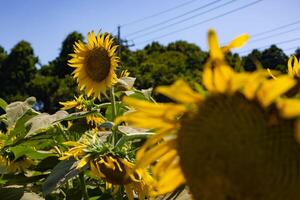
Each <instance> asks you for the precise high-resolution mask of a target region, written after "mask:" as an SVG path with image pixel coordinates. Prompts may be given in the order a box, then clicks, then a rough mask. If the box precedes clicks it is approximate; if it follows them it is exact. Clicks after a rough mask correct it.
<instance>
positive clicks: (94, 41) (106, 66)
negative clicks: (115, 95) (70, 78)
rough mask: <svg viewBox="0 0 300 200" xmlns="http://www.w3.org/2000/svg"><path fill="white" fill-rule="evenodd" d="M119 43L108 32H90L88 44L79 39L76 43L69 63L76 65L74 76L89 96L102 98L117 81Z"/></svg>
mask: <svg viewBox="0 0 300 200" xmlns="http://www.w3.org/2000/svg"><path fill="white" fill-rule="evenodd" d="M117 47H118V46H117V45H114V41H113V38H112V37H111V36H110V35H109V34H108V33H101V34H100V33H98V34H97V35H95V34H94V32H90V33H88V35H87V44H86V45H85V44H83V43H82V42H81V41H78V42H76V43H75V45H74V53H73V54H70V56H71V57H72V59H70V60H69V65H70V66H71V67H74V68H75V70H74V72H73V74H74V78H75V79H76V80H77V82H78V86H79V89H80V90H84V91H85V93H86V94H87V96H91V95H92V96H93V97H95V98H100V96H101V93H102V94H105V93H106V89H107V88H110V87H111V86H113V85H114V84H115V83H116V82H117V76H116V73H115V69H116V67H117V65H118V62H119V58H118V57H117V55H116V50H117Z"/></svg>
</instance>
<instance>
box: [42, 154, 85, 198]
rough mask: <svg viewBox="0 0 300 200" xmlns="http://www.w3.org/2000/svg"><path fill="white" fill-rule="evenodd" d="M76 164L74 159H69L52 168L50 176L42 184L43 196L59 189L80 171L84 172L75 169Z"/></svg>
mask: <svg viewBox="0 0 300 200" xmlns="http://www.w3.org/2000/svg"><path fill="white" fill-rule="evenodd" d="M76 162H78V161H77V160H75V159H74V158H70V159H69V160H63V161H61V162H60V163H58V164H57V165H56V166H55V167H54V169H53V170H52V172H51V174H50V175H49V176H48V178H47V179H46V181H45V182H44V184H43V194H44V196H46V195H48V194H50V193H51V192H52V191H53V190H54V189H55V188H57V187H59V186H60V185H61V184H63V183H64V182H65V181H67V180H69V179H70V178H72V177H74V176H76V175H78V173H79V172H80V171H82V170H85V169H84V168H82V169H80V170H78V169H76Z"/></svg>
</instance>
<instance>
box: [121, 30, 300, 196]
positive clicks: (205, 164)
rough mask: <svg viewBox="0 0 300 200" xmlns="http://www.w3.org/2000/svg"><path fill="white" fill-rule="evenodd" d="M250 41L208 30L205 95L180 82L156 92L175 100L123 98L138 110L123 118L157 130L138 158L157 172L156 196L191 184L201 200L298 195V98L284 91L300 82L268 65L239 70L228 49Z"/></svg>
mask: <svg viewBox="0 0 300 200" xmlns="http://www.w3.org/2000/svg"><path fill="white" fill-rule="evenodd" d="M247 39H248V36H247V35H242V36H240V37H238V38H236V39H235V40H233V41H232V42H231V43H229V45H227V46H226V47H220V46H219V43H218V40H217V36H216V33H215V32H214V31H213V30H210V31H209V33H208V44H209V49H210V52H209V53H210V57H209V59H208V61H207V63H206V64H205V67H204V71H203V78H202V80H203V86H204V87H205V88H206V90H207V92H206V93H200V92H194V91H193V90H192V89H191V88H190V87H189V86H188V85H187V84H186V83H185V82H184V81H181V80H179V81H176V82H175V83H174V84H173V85H171V86H160V87H158V88H157V89H156V91H157V92H158V93H161V94H164V95H166V96H168V97H169V98H171V99H173V100H174V101H175V102H176V103H167V104H164V103H163V104H153V103H150V102H145V101H142V100H137V99H132V98H125V99H124V103H126V104H128V105H129V106H132V107H133V108H134V109H135V110H134V111H133V112H130V113H128V114H127V115H125V116H122V117H121V118H119V119H117V122H118V123H119V122H121V121H126V122H128V123H131V124H132V125H135V126H137V127H140V128H153V130H154V131H155V132H156V134H155V135H154V136H153V137H151V138H150V139H148V140H147V141H146V143H145V144H144V146H143V147H142V148H141V149H140V150H139V152H138V153H137V156H136V159H137V163H136V168H137V169H141V170H146V169H147V168H148V167H150V169H151V170H152V172H153V178H154V181H153V187H152V188H151V189H152V190H151V191H150V195H153V196H157V195H160V194H165V193H167V192H171V191H173V190H175V189H176V188H177V187H178V186H179V185H181V184H183V183H186V184H187V185H188V187H189V189H190V191H191V193H192V196H193V198H194V199H195V200H198V199H203V200H226V199H234V200H245V199H247V200H254V199H255V200H265V199H274V200H277V199H278V200H282V199H299V198H300V190H299V186H300V177H299V176H300V175H299V174H300V157H299V154H300V145H299V142H300V136H299V135H300V121H299V119H300V100H299V99H296V98H292V97H288V95H286V93H287V92H288V91H290V90H291V89H294V87H295V86H296V80H295V79H293V78H291V77H290V76H289V75H278V76H277V77H276V79H272V78H271V77H270V75H269V73H268V72H267V71H264V70H258V71H255V72H252V73H249V72H242V73H237V72H235V71H234V70H233V69H232V68H231V67H230V66H228V64H227V63H226V61H225V55H224V53H226V52H227V51H229V50H230V49H231V48H236V47H240V46H242V45H243V44H244V43H245V42H246V40H247ZM297 141H298V142H297Z"/></svg>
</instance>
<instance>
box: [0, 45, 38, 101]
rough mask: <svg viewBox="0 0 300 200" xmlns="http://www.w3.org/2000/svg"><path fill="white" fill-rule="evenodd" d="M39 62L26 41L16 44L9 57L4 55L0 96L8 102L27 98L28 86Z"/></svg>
mask: <svg viewBox="0 0 300 200" xmlns="http://www.w3.org/2000/svg"><path fill="white" fill-rule="evenodd" d="M2 51H3V50H2ZM2 55H3V52H2ZM2 57H3V56H2ZM37 62H38V58H37V57H36V56H35V55H34V51H33V48H32V47H31V45H30V43H28V42H26V41H21V42H19V43H18V44H16V45H15V46H14V47H13V48H12V50H11V52H10V54H9V55H7V56H5V54H4V61H3V63H2V66H1V73H0V76H1V83H0V85H1V91H0V96H1V97H3V98H4V99H6V100H8V101H13V100H20V99H22V98H25V97H26V96H27V85H28V83H29V82H30V80H31V79H32V78H33V77H34V76H35V73H36V71H37V69H36V67H35V65H36V64H37Z"/></svg>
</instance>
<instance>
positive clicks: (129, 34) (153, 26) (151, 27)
mask: <svg viewBox="0 0 300 200" xmlns="http://www.w3.org/2000/svg"><path fill="white" fill-rule="evenodd" d="M220 1H222V0H215V1H213V2H210V3H208V4H205V5H203V6H200V7H198V8H195V9H193V10H189V11H187V12H184V13H183V14H180V15H178V16H175V17H172V18H170V19H167V20H164V21H162V22H159V23H156V24H153V25H150V26H147V27H145V28H142V29H140V30H137V31H134V32H132V33H128V34H127V35H126V37H130V36H132V35H136V34H137V33H141V32H144V31H148V30H149V29H153V28H157V26H160V25H163V24H166V23H168V22H170V21H173V20H175V19H178V18H181V17H184V16H186V15H189V14H191V13H193V12H196V11H199V10H202V9H203V8H206V7H208V6H211V5H213V4H215V3H218V2H220Z"/></svg>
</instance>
